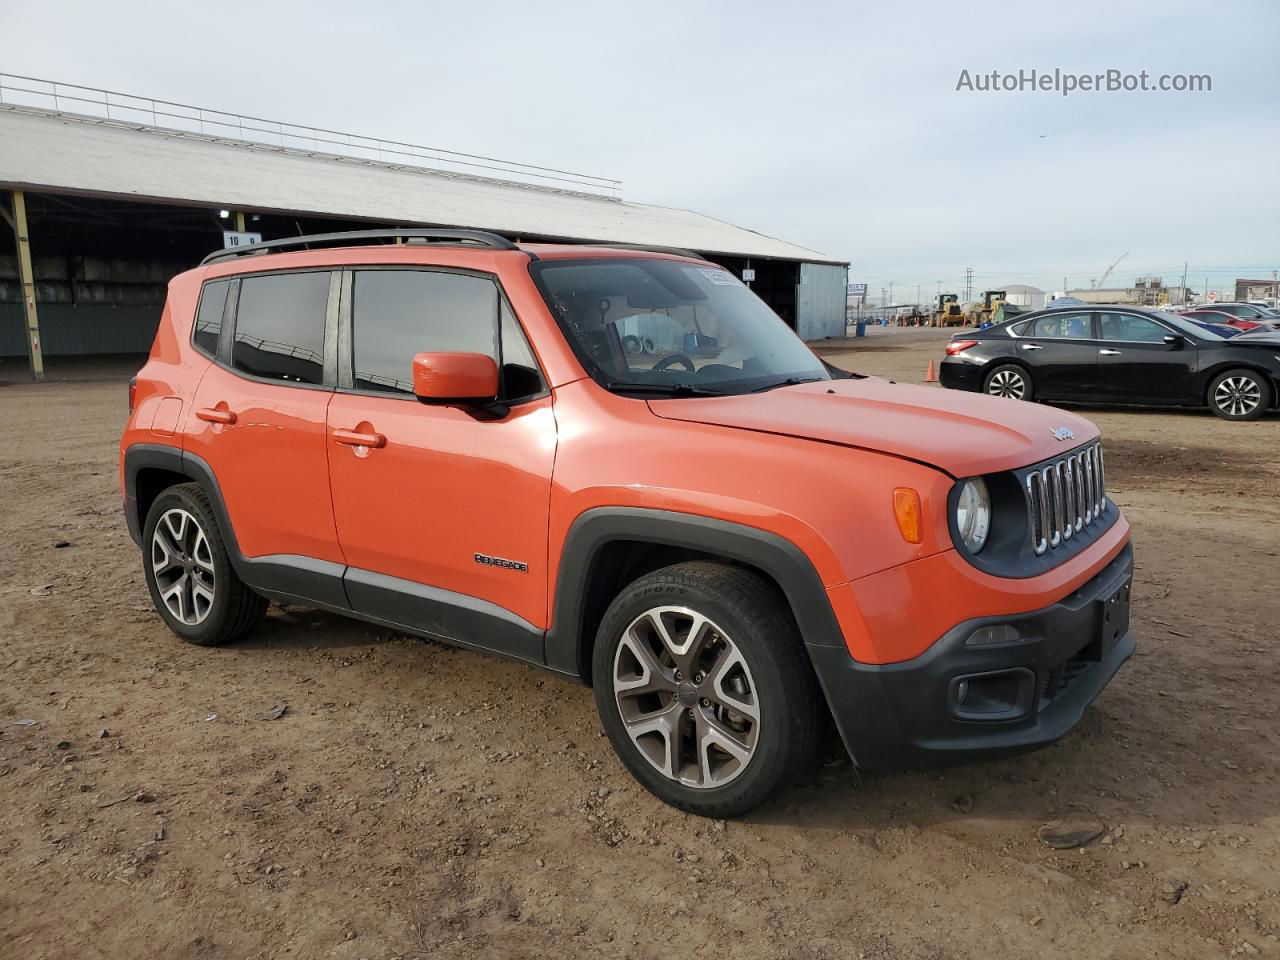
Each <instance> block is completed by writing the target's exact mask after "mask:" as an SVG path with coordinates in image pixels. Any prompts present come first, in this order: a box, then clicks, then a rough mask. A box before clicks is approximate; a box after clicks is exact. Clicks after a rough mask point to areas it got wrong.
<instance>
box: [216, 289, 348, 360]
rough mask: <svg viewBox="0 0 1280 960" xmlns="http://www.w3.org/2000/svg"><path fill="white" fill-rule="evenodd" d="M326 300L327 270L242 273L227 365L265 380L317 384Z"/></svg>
mask: <svg viewBox="0 0 1280 960" xmlns="http://www.w3.org/2000/svg"><path fill="white" fill-rule="evenodd" d="M328 303H329V272H328V271H313V272H307V273H279V274H272V275H269V276H246V277H243V278H242V279H241V280H240V298H239V302H238V304H237V306H236V328H235V340H234V343H233V345H232V349H231V366H232V367H233V368H235V369H236V370H239V371H240V372H242V373H247V374H249V375H251V376H255V377H263V378H265V379H268V380H283V381H286V382H289V383H323V382H324V328H325V311H326V309H327V307H328Z"/></svg>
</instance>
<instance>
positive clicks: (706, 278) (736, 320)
mask: <svg viewBox="0 0 1280 960" xmlns="http://www.w3.org/2000/svg"><path fill="white" fill-rule="evenodd" d="M529 269H530V271H531V272H532V273H533V278H534V281H535V282H536V283H537V285H538V288H539V289H540V290H541V291H542V296H543V298H544V299H545V300H546V301H547V305H548V306H549V307H550V308H551V313H552V315H553V316H555V318H556V320H557V321H558V322H559V324H560V328H561V329H562V330H564V332H565V335H566V336H567V337H568V339H569V342H570V344H571V345H572V346H573V349H574V351H575V352H576V353H577V355H578V357H579V358H580V359H581V360H582V362H583V364H584V365H585V366H586V367H587V370H588V372H589V373H590V374H591V375H592V377H594V378H595V379H596V380H597V381H599V382H600V383H601V384H603V385H604V386H606V387H608V388H609V389H610V390H614V391H617V392H619V393H627V392H634V393H669V394H671V395H680V394H686V395H697V394H737V393H748V392H751V391H753V390H765V389H769V388H770V387H774V386H781V385H783V384H788V383H795V382H804V381H809V380H829V379H831V378H830V375H829V374H828V373H827V371H826V368H825V367H824V366H823V365H822V362H821V361H820V360H819V359H818V358H817V357H816V356H814V354H813V353H812V351H810V350H809V348H808V347H806V346H805V345H804V343H803V342H802V341H801V340H800V339H799V338H798V337H797V336H796V335H795V334H794V333H792V332H791V330H790V329H789V328H788V327H787V325H786V324H785V323H783V321H782V320H781V319H780V318H779V317H778V315H777V314H776V313H774V312H773V311H772V310H770V309H769V308H768V307H767V306H765V304H764V303H763V301H761V300H760V298H759V297H757V296H756V295H755V294H754V293H752V292H751V291H750V290H749V289H747V287H746V286H744V285H743V284H742V283H740V282H739V281H738V279H737V278H736V277H734V276H733V274H731V273H729V272H728V271H726V270H722V269H720V268H719V267H712V266H705V267H703V266H696V265H694V264H690V263H680V262H677V261H674V260H641V259H637V260H603V259H597V260H543V261H539V262H536V263H533V264H531V265H530V268H529Z"/></svg>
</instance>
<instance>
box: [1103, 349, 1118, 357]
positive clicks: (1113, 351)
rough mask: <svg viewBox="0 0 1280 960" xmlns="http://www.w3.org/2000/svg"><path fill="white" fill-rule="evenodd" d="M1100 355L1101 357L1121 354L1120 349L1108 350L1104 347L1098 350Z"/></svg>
mask: <svg viewBox="0 0 1280 960" xmlns="http://www.w3.org/2000/svg"><path fill="white" fill-rule="evenodd" d="M1098 356H1100V357H1118V356H1120V351H1119V350H1106V349H1103V350H1099V351H1098Z"/></svg>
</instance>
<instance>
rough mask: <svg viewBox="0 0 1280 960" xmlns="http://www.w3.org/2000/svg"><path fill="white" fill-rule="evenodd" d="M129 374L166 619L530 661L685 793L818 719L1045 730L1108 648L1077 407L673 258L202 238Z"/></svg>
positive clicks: (657, 777)
mask: <svg viewBox="0 0 1280 960" xmlns="http://www.w3.org/2000/svg"><path fill="white" fill-rule="evenodd" d="M391 241H394V242H391ZM300 248H306V249H300ZM131 396H132V400H131V413H130V417H129V422H128V426H127V428H126V429H125V433H124V437H123V439H122V441H121V444H120V477H121V482H122V485H123V488H124V507H125V516H126V518H127V520H128V525H129V531H130V533H131V534H132V536H133V538H134V540H135V541H136V542H137V543H138V544H139V545H140V547H141V549H142V556H143V564H144V568H145V571H146V578H147V584H148V586H149V587H150V591H151V596H152V599H153V600H154V601H155V606H156V609H157V610H158V611H159V613H160V616H161V617H162V618H163V619H164V621H165V623H166V624H167V625H168V626H169V628H170V629H171V630H173V632H175V633H176V634H178V635H179V636H180V637H182V638H183V639H185V640H188V641H190V642H192V643H198V644H216V643H224V642H226V641H228V640H232V639H234V638H236V637H238V636H240V635H241V634H243V633H244V632H245V631H247V630H249V629H251V628H252V627H253V626H254V624H255V623H256V622H258V620H260V619H261V618H262V616H263V614H264V612H265V610H266V607H267V601H268V600H277V601H282V602H287V603H297V604H305V605H308V606H313V607H319V608H323V609H326V610H331V611H335V612H337V613H342V614H347V615H350V616H354V617H359V618H361V619H363V620H367V621H369V622H371V623H375V624H379V625H381V626H385V627H388V628H392V629H395V630H402V631H406V632H409V633H415V634H420V635H423V636H429V637H435V638H439V639H442V640H447V641H451V642H454V643H459V644H462V645H464V646H469V647H475V648H477V649H481V650H486V651H490V652H493V653H498V654H503V655H505V656H508V657H514V658H516V659H519V660H525V661H528V662H529V663H533V664H537V665H539V666H543V667H546V668H548V669H550V670H554V671H556V672H557V673H560V674H563V675H565V676H569V677H574V678H577V679H580V680H583V681H585V682H587V683H590V684H591V685H592V686H593V687H594V690H595V699H596V706H597V708H598V709H599V713H600V719H601V722H602V723H603V725H604V729H605V731H606V732H607V734H608V735H609V738H610V740H611V741H612V743H613V746H614V748H615V749H616V750H617V752H618V755H619V757H620V758H621V759H622V762H623V763H624V764H625V765H626V766H627V768H628V769H629V770H630V771H631V773H632V774H633V775H634V776H635V777H636V779H637V780H639V781H640V782H641V783H642V784H643V785H644V786H645V787H646V788H647V789H649V790H650V791H652V792H653V793H654V794H655V795H656V796H658V797H660V798H661V799H662V800H665V801H666V802H668V803H671V804H674V805H675V806H678V807H682V808H684V809H686V810H689V811H692V812H695V813H699V814H704V815H708V816H717V817H727V816H733V815H736V814H741V813H743V812H745V811H747V810H750V809H751V808H752V807H754V806H756V805H757V804H759V803H761V802H762V801H764V800H765V799H766V798H767V797H768V796H769V795H770V794H771V793H772V792H773V791H774V790H775V789H776V788H777V787H779V785H782V784H786V783H788V782H790V781H792V780H794V779H795V778H796V777H798V776H800V775H802V774H803V772H804V771H805V769H806V768H807V767H808V766H809V765H810V764H811V763H812V761H813V758H814V753H815V750H816V748H817V745H818V741H819V736H820V732H821V730H822V729H823V726H824V723H825V721H826V718H827V717H828V716H829V717H831V718H833V719H834V721H835V723H836V726H837V727H838V728H839V731H840V734H841V735H842V736H843V739H844V743H845V745H846V747H847V748H848V751H849V754H850V755H851V757H852V758H853V762H854V763H855V764H857V765H858V766H859V767H867V768H885V767H889V768H901V767H906V766H912V765H920V764H927V763H930V762H952V761H960V760H968V759H970V758H974V757H977V756H985V755H990V754H996V753H1009V752H1014V751H1020V750H1028V749H1032V748H1035V747H1040V746H1044V745H1045V744H1048V743H1050V742H1052V741H1054V740H1057V739H1058V738H1060V737H1062V736H1063V735H1064V734H1065V733H1066V732H1067V731H1068V730H1070V729H1071V728H1072V726H1073V725H1074V724H1075V723H1076V722H1077V721H1078V720H1079V719H1080V717H1081V714H1082V712H1083V711H1084V709H1085V708H1086V707H1087V706H1088V705H1089V703H1090V702H1092V701H1093V699H1094V698H1095V697H1096V696H1097V695H1098V693H1099V692H1100V691H1101V690H1102V688H1103V687H1104V686H1105V685H1106V683H1107V682H1108V681H1109V680H1110V678H1111V677H1112V676H1113V675H1114V673H1115V672H1116V670H1117V669H1118V668H1119V666H1120V665H1121V664H1122V663H1123V662H1124V661H1125V660H1126V659H1127V658H1128V657H1129V656H1130V655H1131V654H1132V653H1133V650H1134V638H1133V636H1132V634H1131V633H1130V630H1129V586H1130V580H1131V573H1132V553H1131V548H1130V545H1129V525H1128V523H1127V522H1126V521H1125V519H1124V517H1123V516H1122V515H1121V514H1120V511H1119V509H1118V508H1117V507H1116V506H1115V504H1114V503H1112V502H1111V501H1110V500H1108V499H1107V495H1106V489H1105V484H1104V482H1103V477H1104V473H1103V458H1102V450H1101V448H1100V445H1099V442H1098V431H1097V429H1096V428H1095V427H1094V426H1093V425H1092V424H1091V423H1089V422H1088V421H1086V420H1083V419H1081V418H1079V417H1076V416H1073V415H1072V414H1069V413H1064V412H1062V411H1060V410H1054V409H1051V408H1048V407H1041V406H1035V405H1032V404H1026V403H1014V402H1010V401H1008V400H1001V399H999V398H994V397H987V396H979V395H963V394H956V393H950V392H948V393H943V392H942V391H938V390H933V389H929V388H925V387H919V386H906V385H901V384H895V383H893V382H891V381H886V380H881V379H877V378H874V377H862V376H857V375H853V374H849V373H846V372H844V371H841V370H837V369H835V368H834V367H830V366H828V365H826V364H824V363H823V362H822V361H821V360H819V359H818V358H817V357H815V356H814V354H813V353H811V352H810V351H809V349H808V348H807V347H806V346H805V345H804V343H802V342H801V341H800V340H799V339H798V338H797V337H796V336H795V335H794V334H793V333H792V332H791V331H790V330H789V329H788V328H787V326H786V325H785V324H784V323H783V322H782V321H781V320H780V319H779V318H778V317H777V316H776V315H775V314H774V313H772V312H771V311H770V310H769V309H768V308H767V307H766V306H765V305H764V304H763V303H762V302H761V301H760V300H759V299H758V298H757V297H756V296H755V295H754V294H753V293H752V292H751V291H750V290H749V289H747V288H746V287H745V286H744V285H743V284H741V283H740V282H739V281H738V280H737V279H736V278H735V277H734V276H733V275H731V274H730V273H728V272H727V271H725V270H724V269H722V268H721V267H718V266H716V265H715V264H712V263H708V262H706V261H704V260H701V259H699V258H697V257H696V256H694V255H692V254H688V255H684V254H680V253H678V252H649V251H642V250H637V249H605V248H592V247H583V246H549V245H539V244H520V245H516V244H513V243H511V242H509V241H507V240H505V239H503V238H501V237H498V236H495V235H492V234H486V233H480V232H474V231H462V230H458V231H441V230H404V231H363V232H356V233H347V234H331V235H325V236H320V237H305V238H299V239H295V240H288V241H273V242H269V243H264V244H261V245H259V246H256V247H252V248H248V249H247V250H246V249H244V248H241V249H239V250H228V251H220V252H218V253H215V254H213V255H211V256H209V257H207V258H206V259H205V261H204V263H203V264H202V265H201V266H200V267H198V268H197V269H195V270H191V271H188V272H187V273H184V274H181V275H180V276H178V277H175V278H174V280H173V281H172V283H171V284H170V286H169V296H168V302H167V304H166V306H165V308H164V315H163V318H162V320H161V323H160V328H159V332H158V333H157V335H156V339H155V344H154V346H153V348H152V351H151V356H150V359H149V360H148V362H147V364H146V366H144V367H143V368H142V370H141V371H140V372H139V373H138V376H137V378H136V381H135V383H134V384H133V387H132V394H131Z"/></svg>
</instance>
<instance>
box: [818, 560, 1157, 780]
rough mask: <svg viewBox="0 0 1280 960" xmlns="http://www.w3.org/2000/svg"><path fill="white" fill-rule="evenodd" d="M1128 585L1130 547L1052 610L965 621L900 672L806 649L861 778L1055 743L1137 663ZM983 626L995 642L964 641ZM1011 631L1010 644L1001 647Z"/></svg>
mask: <svg viewBox="0 0 1280 960" xmlns="http://www.w3.org/2000/svg"><path fill="white" fill-rule="evenodd" d="M1132 577H1133V550H1132V547H1131V546H1129V545H1127V544H1126V545H1125V547H1124V549H1123V550H1121V551H1120V553H1119V554H1117V555H1116V557H1115V558H1114V559H1113V560H1112V561H1111V562H1110V563H1108V564H1107V566H1106V567H1104V568H1103V569H1102V570H1101V571H1100V572H1099V573H1098V574H1097V575H1095V576H1094V577H1093V578H1092V579H1090V580H1088V581H1087V582H1086V583H1084V584H1083V585H1081V586H1080V587H1079V588H1078V589H1077V590H1075V591H1074V592H1073V593H1071V594H1070V595H1069V596H1067V597H1064V598H1063V599H1062V600H1060V601H1058V602H1057V603H1054V604H1051V605H1050V606H1047V607H1043V608H1041V609H1039V610H1035V611H1032V612H1030V613H1022V614H1012V615H1009V616H997V617H982V618H980V619H976V620H970V621H967V622H965V623H962V624H960V625H959V626H957V627H955V628H953V629H952V630H949V631H947V633H946V635H945V636H943V637H942V638H941V639H940V640H939V641H938V642H937V643H935V644H933V645H932V646H931V647H930V648H929V649H928V650H927V651H926V652H925V653H923V654H921V655H920V656H918V657H916V658H914V659H912V660H906V661H902V662H899V663H889V664H866V663H859V662H857V661H855V660H854V659H853V658H852V657H851V656H850V655H849V652H848V650H847V649H844V648H840V647H832V646H814V645H810V646H809V648H808V649H809V653H810V655H811V657H812V660H813V664H814V667H815V669H816V670H817V673H818V678H819V680H820V682H821V684H822V687H823V690H824V692H825V693H826V696H827V702H828V704H829V705H830V707H831V712H832V714H833V715H834V717H835V720H836V724H837V726H838V727H839V728H840V734H841V736H842V737H843V738H844V742H845V746H846V747H847V748H848V750H849V754H850V756H851V757H852V758H853V760H854V762H855V763H856V764H857V765H858V766H859V767H864V768H867V769H904V768H908V767H921V766H934V765H942V764H948V763H962V762H966V761H969V760H973V759H977V758H980V757H988V756H992V755H999V754H1010V753H1020V752H1024V751H1027V750H1034V749H1036V748H1038V747H1043V746H1047V745H1049V744H1051V743H1053V742H1054V741H1056V740H1059V739H1060V738H1062V737H1063V736H1065V735H1066V734H1067V733H1068V732H1069V731H1070V730H1071V729H1072V727H1074V726H1075V725H1076V724H1077V723H1079V721H1080V718H1081V717H1082V716H1083V714H1084V711H1085V708H1086V707H1088V706H1089V704H1091V703H1092V702H1093V701H1094V700H1095V699H1096V698H1097V696H1098V694H1099V693H1100V692H1101V691H1102V688H1103V687H1105V686H1106V685H1107V683H1108V682H1109V681H1110V680H1111V678H1112V677H1113V676H1114V675H1115V673H1116V671H1117V670H1118V669H1119V668H1120V666H1121V664H1123V663H1124V662H1125V661H1126V660H1128V659H1129V657H1130V656H1132V655H1133V651H1134V648H1135V646H1136V642H1135V639H1134V636H1133V633H1132V631H1131V630H1130V629H1129V611H1128V605H1129V585H1130V582H1131V580H1132ZM983 627H993V628H997V629H995V630H992V631H985V632H984V637H986V638H990V637H995V638H996V642H991V643H986V644H982V645H974V644H972V643H967V642H966V641H969V640H970V638H971V636H972V635H973V634H974V631H976V630H979V629H980V628H983ZM1008 628H1012V630H1014V631H1016V634H1017V637H1018V639H1016V640H1013V639H1009V638H1010V637H1012V634H1011V633H1010V632H1009V629H1008ZM1002 704H1003V705H1004V706H1005V707H1006V709H1003V710H1001V709H999V708H1000V707H1001V705H1002Z"/></svg>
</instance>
